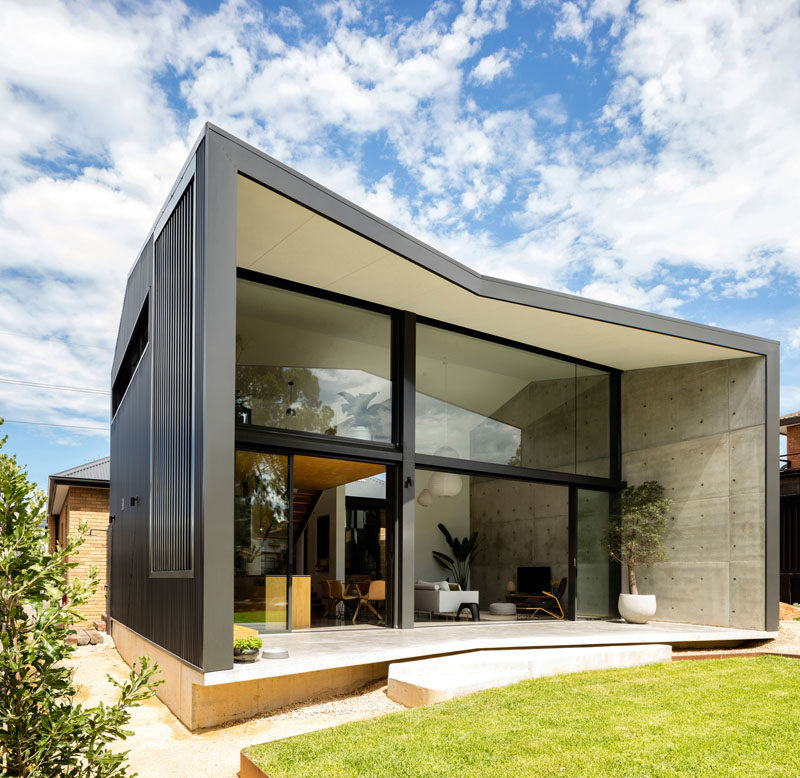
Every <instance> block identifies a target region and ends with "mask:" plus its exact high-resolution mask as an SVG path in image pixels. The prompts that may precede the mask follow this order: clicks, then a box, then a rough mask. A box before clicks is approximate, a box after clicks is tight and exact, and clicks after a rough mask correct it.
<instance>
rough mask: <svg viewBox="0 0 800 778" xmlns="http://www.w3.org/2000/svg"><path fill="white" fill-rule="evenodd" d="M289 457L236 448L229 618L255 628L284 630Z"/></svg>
mask: <svg viewBox="0 0 800 778" xmlns="http://www.w3.org/2000/svg"><path fill="white" fill-rule="evenodd" d="M288 463H289V460H288V457H285V456H277V455H275V454H257V453H253V452H250V451H237V452H236V488H235V505H234V552H233V553H234V579H233V600H234V605H233V610H234V613H233V622H234V624H242V625H244V626H247V627H251V628H253V629H257V630H258V631H259V632H273V631H280V630H284V629H286V623H287V622H286V615H287V596H286V595H287V592H286V576H287V573H288V558H289V557H288V553H287V552H288V548H289V534H288V533H289V501H288V484H287V479H288V473H289V465H288Z"/></svg>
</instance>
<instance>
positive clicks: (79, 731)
mask: <svg viewBox="0 0 800 778" xmlns="http://www.w3.org/2000/svg"><path fill="white" fill-rule="evenodd" d="M0 424H2V419H0ZM5 442H6V438H2V439H0V448H2V447H3V445H4V444H5ZM26 476H27V473H26V472H25V471H23V470H22V468H20V466H19V465H18V464H17V462H16V459H15V457H13V456H10V455H8V454H5V453H0V722H2V726H0V769H1V770H2V774H3V775H12V776H16V775H26V776H36V777H37V778H49V777H50V776H53V777H55V776H60V777H61V776H68V777H72V776H99V777H103V778H105V777H106V776H121V775H125V772H126V757H127V752H123V753H117V754H115V753H112V752H111V751H110V750H109V748H108V746H109V744H110V743H112V742H113V741H114V740H117V739H120V738H122V739H124V738H126V737H127V736H128V735H130V734H132V733H130V732H128V731H126V730H125V729H123V727H124V726H125V724H127V723H128V721H129V720H130V713H129V712H128V708H129V707H130V706H131V705H135V704H137V703H138V702H140V701H141V700H144V699H147V698H148V697H151V696H152V695H153V694H154V693H155V690H154V686H155V685H156V683H154V682H153V681H152V678H153V675H154V673H155V672H156V670H157V669H158V668H157V665H151V664H150V661H149V659H148V658H147V657H141V658H140V660H139V662H140V669H139V671H138V672H137V671H136V670H135V668H134V669H133V670H131V672H130V676H129V678H128V680H127V681H126V682H125V683H123V684H120V683H118V682H117V681H115V680H114V679H112V678H111V677H110V676H109V680H110V681H111V683H113V684H114V685H115V686H117V687H118V688H119V690H120V695H119V699H118V700H117V702H116V703H115V704H114V705H104V704H102V703H100V704H99V705H97V706H96V707H93V708H84V707H83V706H82V705H80V704H79V703H75V702H73V697H74V696H75V693H76V690H75V688H74V687H73V686H72V671H71V670H70V669H69V668H68V667H64V665H63V660H64V659H66V658H67V657H68V656H69V655H70V653H71V652H72V651H74V647H73V646H69V645H67V642H66V640H67V636H68V635H69V632H70V627H71V626H72V625H73V624H74V623H75V622H76V621H78V620H80V619H81V615H80V614H79V613H78V612H77V611H76V608H77V607H78V606H80V605H82V604H84V603H85V602H86V601H87V600H88V599H89V596H90V594H91V593H92V592H93V590H94V588H95V587H96V585H97V572H96V571H94V570H93V571H92V572H91V574H90V575H89V577H88V578H87V580H75V581H72V582H70V583H69V584H66V583H65V581H66V573H67V571H68V570H69V569H70V568H73V567H75V566H76V564H77V563H76V562H71V561H69V557H70V556H71V555H73V554H74V553H75V552H76V551H77V549H78V548H79V547H80V545H81V543H83V541H84V537H85V535H86V533H87V529H88V528H87V526H86V525H85V524H84V525H82V526H81V528H80V530H79V532H78V534H77V535H76V536H74V537H71V538H69V539H68V540H67V542H66V543H65V545H64V547H63V548H62V549H56V550H55V551H54V552H53V553H52V554H49V553H47V551H46V549H47V531H46V529H45V528H44V527H43V526H42V520H43V518H44V505H45V495H44V494H42V493H41V492H39V491H36V490H35V489H34V486H33V484H31V483H30V482H29V481H28V480H27V477H26Z"/></svg>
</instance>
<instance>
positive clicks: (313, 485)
mask: <svg viewBox="0 0 800 778" xmlns="http://www.w3.org/2000/svg"><path fill="white" fill-rule="evenodd" d="M385 472H386V468H385V467H384V466H383V465H376V464H373V463H371V462H348V461H345V460H342V459H323V458H321V457H299V456H295V458H294V488H295V489H308V490H311V491H322V490H324V489H332V488H333V487H335V486H342V485H344V484H349V483H351V482H352V481H360V480H361V479H362V478H367V477H369V476H371V475H379V474H380V473H385Z"/></svg>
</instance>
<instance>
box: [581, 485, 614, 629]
mask: <svg viewBox="0 0 800 778" xmlns="http://www.w3.org/2000/svg"><path fill="white" fill-rule="evenodd" d="M577 499H578V580H577V589H576V595H577V599H576V605H575V607H576V615H577V617H578V618H603V619H605V618H608V617H609V616H614V615H616V604H615V603H612V602H611V596H612V594H611V593H612V591H613V587H612V585H611V583H612V582H611V576H612V575H613V574H614V571H615V570H616V568H615V567H614V565H612V563H611V558H610V557H609V555H608V551H606V549H605V547H604V545H603V539H604V537H605V532H606V527H608V515H609V501H610V499H611V496H610V495H609V494H608V493H606V492H594V491H589V490H587V489H578V490H577Z"/></svg>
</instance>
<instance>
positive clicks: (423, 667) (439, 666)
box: [387, 645, 672, 708]
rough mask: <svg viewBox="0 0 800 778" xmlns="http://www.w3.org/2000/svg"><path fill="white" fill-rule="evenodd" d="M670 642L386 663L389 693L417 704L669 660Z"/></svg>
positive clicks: (411, 705)
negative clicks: (555, 678) (524, 683)
mask: <svg viewBox="0 0 800 778" xmlns="http://www.w3.org/2000/svg"><path fill="white" fill-rule="evenodd" d="M671 659H672V647H671V646H668V645H636V646H582V647H580V648H534V649H524V650H507V651H471V652H469V653H466V654H455V655H451V656H441V657H436V658H434V659H421V660H417V661H415V662H397V663H394V664H391V665H389V683H388V689H387V694H388V695H389V698H390V699H391V700H394V701H395V702H399V703H400V704H401V705H405V706H406V707H407V708H416V707H418V706H420V705H430V704H432V703H436V702H444V701H445V700H452V699H455V698H456V697H465V696H466V695H468V694H473V693H475V692H478V691H483V690H484V689H496V688H498V687H500V686H508V685H509V684H512V683H519V682H520V681H527V680H530V679H532V678H543V677H545V676H550V675H563V674H565V673H579V672H584V671H586V670H609V669H612V668H621V667H639V666H640V665H648V664H655V663H657V662H669V661H671Z"/></svg>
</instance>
